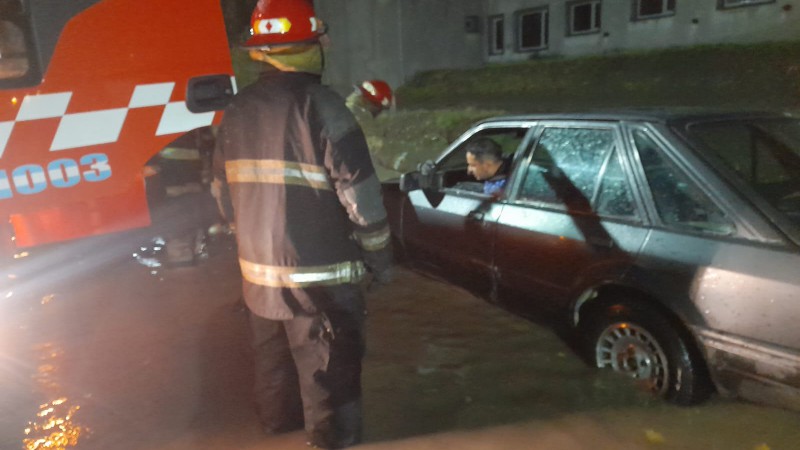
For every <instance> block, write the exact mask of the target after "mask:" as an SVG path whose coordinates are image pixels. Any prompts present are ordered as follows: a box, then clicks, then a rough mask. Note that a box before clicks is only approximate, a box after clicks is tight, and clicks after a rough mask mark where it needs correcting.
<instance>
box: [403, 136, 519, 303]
mask: <svg viewBox="0 0 800 450" xmlns="http://www.w3.org/2000/svg"><path fill="white" fill-rule="evenodd" d="M530 127H531V124H530V123H528V122H502V123H491V124H484V125H480V126H477V127H476V128H474V129H472V130H470V131H468V132H467V133H465V134H464V135H463V136H462V137H461V138H459V139H458V140H457V141H456V142H455V143H454V144H453V146H451V150H450V151H448V152H446V153H445V154H444V155H443V156H442V157H441V158H440V159H439V160H438V161H437V162H436V165H435V168H434V171H435V178H436V179H438V180H439V181H438V182H437V183H436V184H437V187H436V188H431V189H425V190H422V189H419V190H414V191H411V192H409V193H408V200H409V203H410V206H411V208H410V210H409V208H405V209H404V212H403V240H404V243H405V246H406V249H407V254H408V255H409V256H410V257H411V258H412V259H413V260H414V261H416V262H418V263H420V264H422V265H423V266H424V268H425V269H427V270H433V271H435V272H437V273H439V274H441V275H443V276H445V277H447V278H448V279H450V280H452V281H454V282H456V283H457V284H460V285H462V286H464V287H466V288H468V289H471V290H474V291H476V292H477V293H479V294H485V293H487V292H488V288H489V286H490V275H491V268H490V266H491V254H492V251H491V249H492V244H493V238H492V237H493V229H494V224H495V222H496V220H497V217H498V216H499V211H500V210H501V209H502V205H503V204H504V200H502V198H499V199H498V198H496V197H493V196H490V195H486V194H483V192H482V186H483V185H482V183H481V182H479V181H477V180H475V179H474V178H473V177H472V176H470V175H469V174H468V173H467V163H466V152H465V145H466V143H468V142H470V141H472V140H474V139H478V138H481V137H488V138H490V139H492V140H494V141H495V142H497V143H498V144H500V146H501V147H502V149H503V152H504V155H505V157H506V158H507V159H508V160H509V161H508V164H511V163H512V162H511V159H513V156H514V155H515V154H516V151H517V149H518V148H519V147H520V143H521V142H522V140H523V139H524V137H525V136H526V134H527V133H528V131H529V129H530Z"/></svg>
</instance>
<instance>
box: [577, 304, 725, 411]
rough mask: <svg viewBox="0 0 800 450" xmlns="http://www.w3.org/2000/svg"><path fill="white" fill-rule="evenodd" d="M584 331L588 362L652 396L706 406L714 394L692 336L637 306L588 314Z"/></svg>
mask: <svg viewBox="0 0 800 450" xmlns="http://www.w3.org/2000/svg"><path fill="white" fill-rule="evenodd" d="M588 316H589V317H588V320H587V321H586V324H585V325H584V326H582V327H581V328H582V330H581V331H582V332H583V337H584V338H585V339H584V342H585V346H584V351H585V353H586V355H585V356H586V357H587V360H588V361H590V362H592V363H593V364H594V365H595V366H597V367H598V368H600V369H610V370H613V371H615V372H619V373H621V374H625V375H628V376H630V377H632V378H635V379H637V380H638V381H640V382H641V384H642V385H643V386H644V387H645V388H646V389H647V390H649V391H650V392H652V393H653V394H655V395H657V396H659V397H662V398H664V399H666V400H668V401H670V402H672V403H675V404H678V405H693V404H697V403H701V402H703V401H704V400H706V399H708V397H709V396H710V395H711V393H712V392H713V387H712V384H711V381H710V378H709V376H708V370H707V369H706V365H705V361H703V358H702V356H701V355H700V352H699V351H697V349H696V348H695V347H694V346H693V343H692V342H691V340H690V338H689V337H688V333H684V332H681V331H679V330H678V329H677V328H676V327H675V326H673V325H672V324H671V323H670V321H669V320H667V318H666V317H665V316H663V315H661V314H659V313H657V312H656V311H653V310H651V309H647V308H646V307H643V306H642V305H640V304H637V303H634V302H624V301H623V302H616V303H614V304H612V305H610V306H605V307H601V308H593V309H591V310H590V311H588Z"/></svg>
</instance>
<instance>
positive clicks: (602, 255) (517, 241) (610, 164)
mask: <svg viewBox="0 0 800 450" xmlns="http://www.w3.org/2000/svg"><path fill="white" fill-rule="evenodd" d="M536 135H537V136H536V139H535V140H532V144H531V146H530V150H529V151H528V152H527V154H526V157H525V158H524V159H523V162H522V163H521V164H520V165H519V167H518V169H517V170H518V176H516V178H515V183H514V185H513V186H512V188H511V189H512V191H511V192H510V195H509V201H508V204H507V205H505V207H504V208H503V210H502V212H501V215H500V217H499V219H498V223H497V226H496V244H495V256H494V264H495V266H496V272H497V276H498V282H499V288H500V296H501V298H503V299H504V300H505V301H508V302H511V303H514V304H515V306H519V307H522V308H523V309H531V310H537V309H552V308H555V307H557V306H563V305H564V303H565V302H567V301H568V300H571V299H573V298H574V297H575V296H576V295H578V293H579V292H581V290H582V289H583V288H584V287H585V286H590V285H595V284H598V283H602V282H604V281H609V280H615V279H619V278H620V277H621V276H622V275H623V274H624V272H625V271H626V270H627V268H628V267H629V266H630V265H631V263H632V261H633V259H634V258H635V255H636V254H637V253H638V252H639V249H640V248H641V246H642V243H643V242H644V239H645V237H646V233H647V231H646V229H645V228H644V227H643V226H642V225H643V213H642V209H641V207H640V204H641V200H639V199H638V195H636V193H635V190H634V189H633V188H632V182H631V170H630V164H629V161H628V159H627V155H628V152H627V150H626V148H625V146H624V144H623V139H622V137H621V131H620V126H619V124H617V123H615V122H596V121H578V122H543V123H541V124H540V128H539V129H538V130H537V131H536Z"/></svg>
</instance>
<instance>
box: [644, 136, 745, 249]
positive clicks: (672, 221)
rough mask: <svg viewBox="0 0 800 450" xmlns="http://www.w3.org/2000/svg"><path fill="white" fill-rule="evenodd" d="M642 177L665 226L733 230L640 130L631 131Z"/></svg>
mask: <svg viewBox="0 0 800 450" xmlns="http://www.w3.org/2000/svg"><path fill="white" fill-rule="evenodd" d="M633 141H634V144H635V146H636V150H637V151H638V153H639V160H640V161H641V163H642V168H643V170H644V174H645V177H646V178H647V182H648V184H649V186H650V192H651V193H652V195H653V201H654V203H655V207H656V210H657V211H658V215H659V217H660V218H661V221H662V222H664V224H665V225H668V226H674V227H678V228H684V229H693V230H698V231H706V232H712V233H720V234H730V233H732V232H733V231H734V229H735V227H734V225H733V223H732V222H731V221H730V220H729V219H728V218H727V217H726V215H725V213H724V212H723V211H722V210H721V209H720V208H719V207H717V205H715V204H714V202H713V201H712V200H711V199H710V198H709V197H708V196H707V195H706V194H705V193H704V192H703V191H702V190H701V189H700V187H699V186H697V185H696V184H695V183H694V182H693V181H692V180H691V179H690V178H689V177H688V176H687V175H686V173H685V172H683V170H681V169H680V168H679V167H678V166H677V165H676V164H675V162H673V161H672V160H671V159H670V158H668V157H666V155H665V154H664V151H663V149H661V147H660V146H659V144H658V143H657V142H656V141H655V140H654V139H653V138H652V137H651V136H650V135H649V133H647V132H646V131H644V130H634V131H633Z"/></svg>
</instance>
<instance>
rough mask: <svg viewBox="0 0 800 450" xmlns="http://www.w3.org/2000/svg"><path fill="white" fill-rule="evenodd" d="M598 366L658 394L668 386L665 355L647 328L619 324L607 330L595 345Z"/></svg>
mask: <svg viewBox="0 0 800 450" xmlns="http://www.w3.org/2000/svg"><path fill="white" fill-rule="evenodd" d="M595 358H596V361H597V367H599V368H609V369H611V370H613V371H615V372H619V373H622V374H625V375H628V376H630V377H632V378H634V379H636V380H639V381H641V382H642V383H643V384H644V385H645V387H646V388H647V389H648V390H650V391H652V392H654V393H656V394H659V395H662V394H664V393H666V390H667V388H668V387H669V383H668V378H669V366H668V362H667V355H666V353H664V350H663V349H662V348H661V346H660V345H659V344H658V341H656V339H655V338H654V337H653V335H651V334H650V333H649V332H648V331H647V330H646V329H644V328H642V327H640V326H638V325H636V324H633V323H630V322H619V323H614V324H611V325H609V326H608V327H606V328H605V329H604V330H603V332H602V333H600V336H599V337H598V339H597V342H596V344H595Z"/></svg>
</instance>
